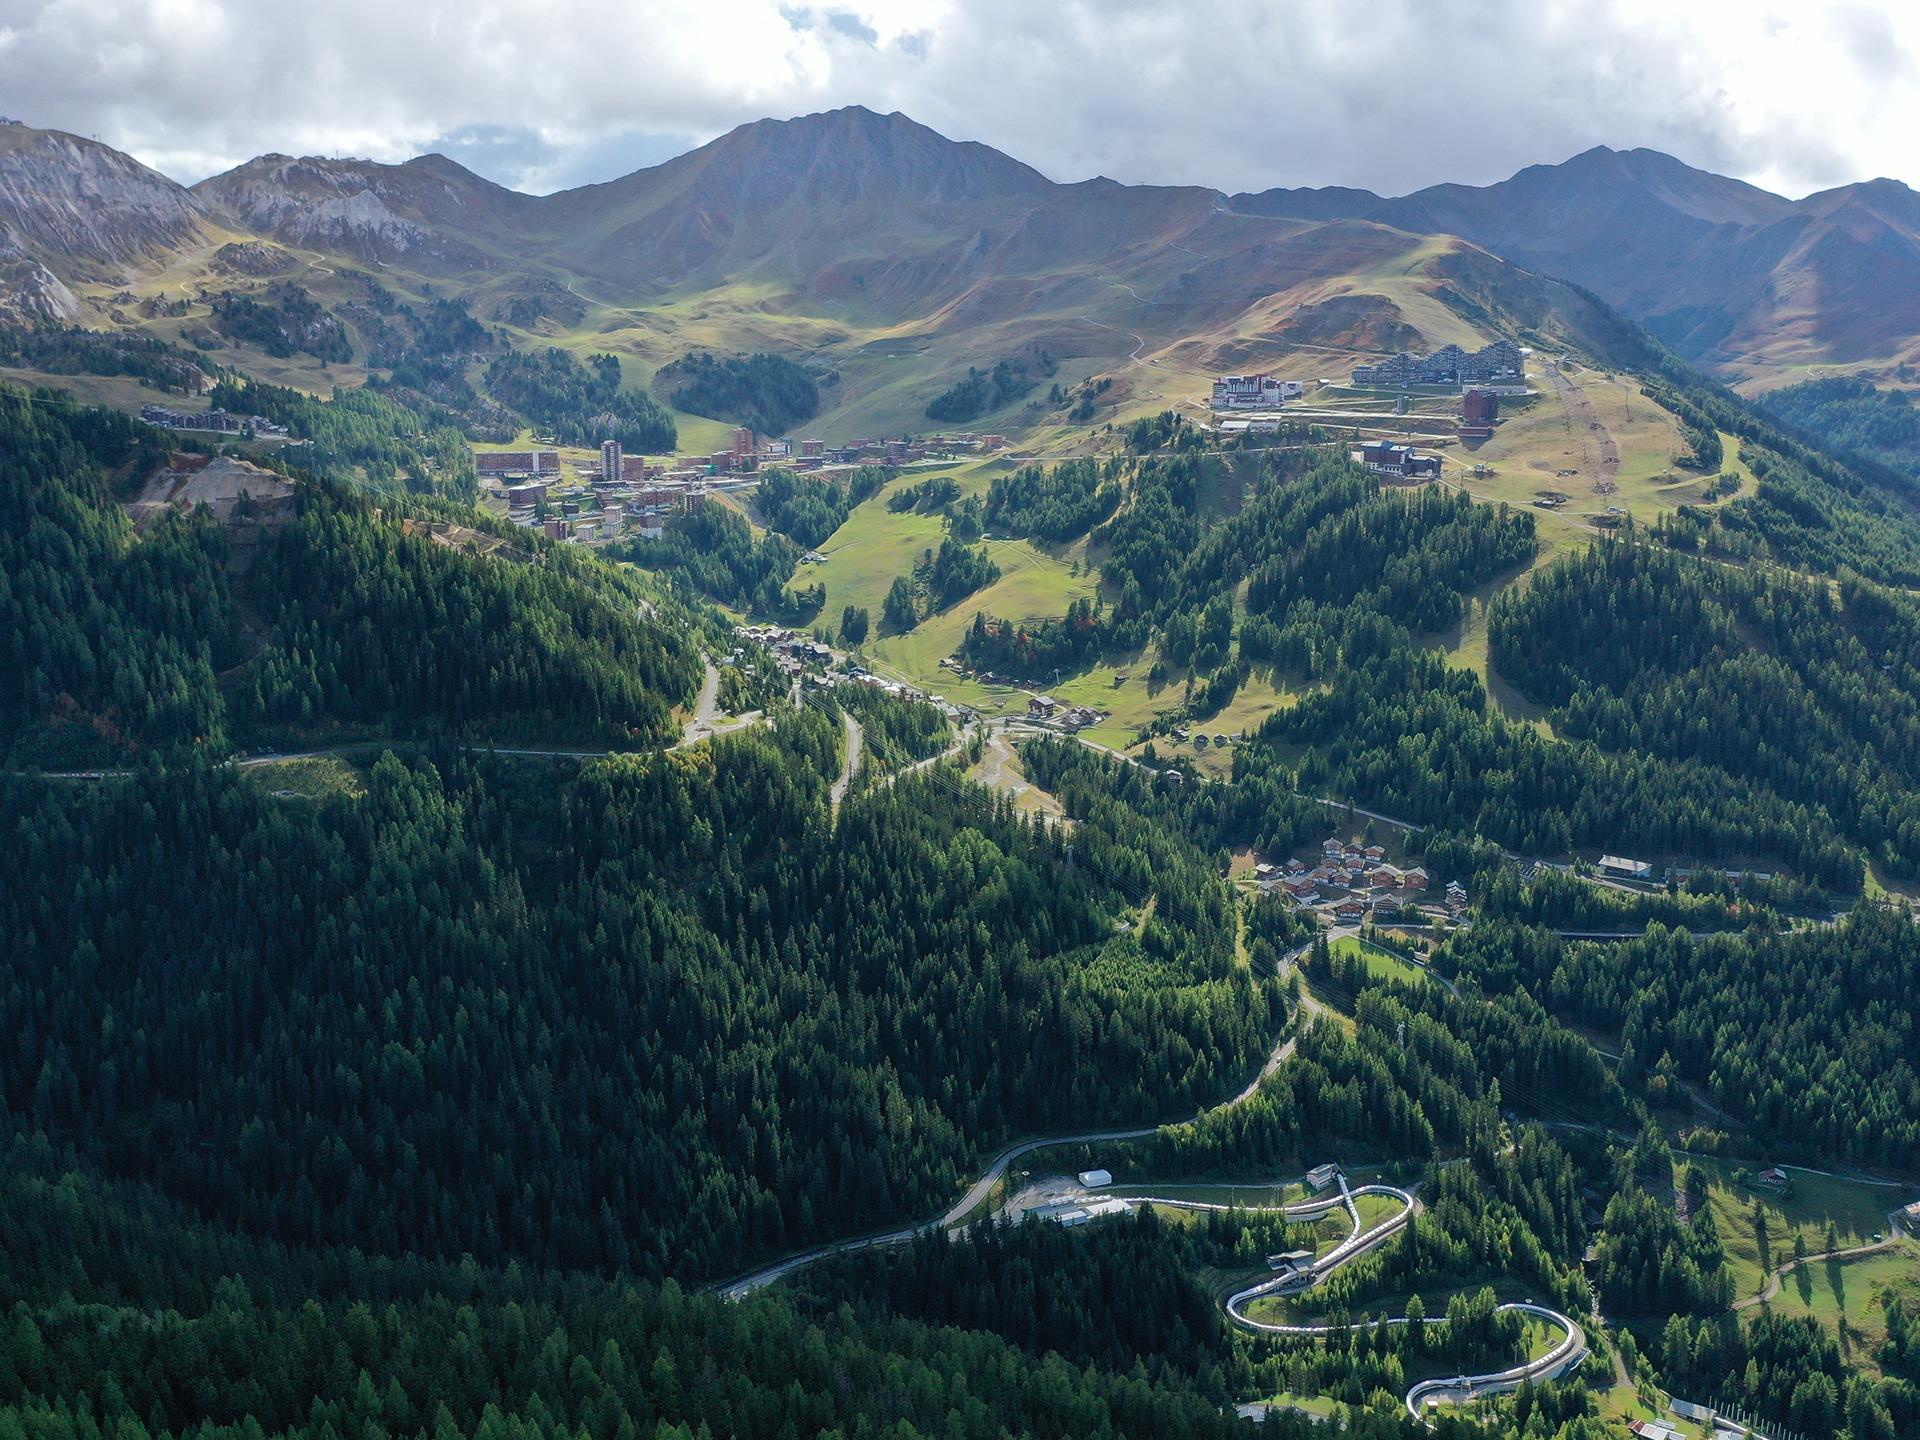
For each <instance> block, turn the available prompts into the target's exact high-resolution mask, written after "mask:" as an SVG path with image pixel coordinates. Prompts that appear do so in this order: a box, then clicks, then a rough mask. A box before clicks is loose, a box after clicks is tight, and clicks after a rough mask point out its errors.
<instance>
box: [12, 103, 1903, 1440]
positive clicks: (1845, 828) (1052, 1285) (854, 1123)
mask: <svg viewBox="0 0 1920 1440" xmlns="http://www.w3.org/2000/svg"><path fill="white" fill-rule="evenodd" d="M1887 183H1890V182H1874V183H1873V184H1872V185H1865V186H1857V187H1848V189H1847V191H1846V192H1845V193H1842V192H1833V193H1831V194H1826V195H1820V196H1813V197H1809V198H1807V199H1806V200H1802V201H1797V202H1795V201H1788V200H1785V199H1783V198H1782V197H1778V196H1773V195H1771V194H1769V193H1768V192H1765V191H1762V190H1758V189H1757V188H1755V187H1752V186H1747V185H1743V184H1741V183H1739V182H1735V181H1730V180H1726V179H1723V178H1722V177H1718V176H1713V175H1710V174H1708V173H1706V172H1703V171H1697V170H1692V169H1689V168H1688V167H1686V166H1684V165H1681V164H1680V162H1678V161H1674V160H1671V159H1669V158H1668V157H1666V156H1663V155H1658V154H1655V153H1654V152H1651V151H1645V150H1633V151H1626V152H1615V151H1611V150H1602V151H1597V152H1589V153H1587V154H1583V155H1580V156H1577V157H1575V158H1574V159H1573V160H1570V161H1568V162H1566V164H1564V165H1561V166H1541V167H1534V168H1532V169H1529V170H1526V171H1522V172H1521V173H1520V174H1519V175H1516V176H1515V177H1513V179H1512V180H1510V181H1507V182H1504V183H1503V184H1499V185H1494V186H1490V187H1484V188H1476V187H1461V186H1438V187H1432V188H1430V189H1427V190H1422V191H1419V192H1416V193H1414V194H1411V195H1407V196H1402V197H1399V198H1383V197H1380V196H1375V195H1372V194H1370V193H1368V192H1364V191H1357V190H1353V191H1338V192H1332V191H1329V192H1300V191H1287V190H1270V191H1266V192H1262V193H1258V194H1238V195H1228V194H1225V193H1223V192H1219V191H1215V190H1211V189H1207V188H1204V187H1201V186H1148V185H1124V184H1119V183H1117V182H1114V181H1110V180H1092V181H1085V182H1081V183H1076V184H1062V183H1059V182H1056V181H1055V180H1053V179H1050V178H1048V177H1047V176H1045V175H1043V174H1041V173H1040V172H1039V171H1037V170H1035V169H1033V168H1031V167H1029V166H1028V165H1026V164H1024V163H1022V162H1020V161H1018V160H1016V159H1014V158H1012V157H1010V156H1008V155H1005V154H1002V153H1000V152H999V151H996V150H993V149H990V148H988V147H986V146H984V145H979V144H974V143H957V142H953V141H949V140H947V139H946V138H944V137H943V136H941V135H939V134H938V133H936V132H935V131H933V130H931V129H928V128H927V127H925V126H922V125H919V124H918V123H916V122H914V121H912V120H910V119H908V118H907V117H906V116H904V115H899V114H892V115H879V114H875V113H873V112H872V111H868V110H865V109H862V108H859V107H853V108H850V109H843V110H837V111H833V112H829V113H826V114H820V115H809V116H803V117H800V118H798V119H794V120H786V121H773V120H767V121H759V122H756V123H754V124H750V125H746V126H743V127H741V128H739V129H737V130H734V131H732V132H729V133H728V134H726V135H723V136H722V137H720V138H719V139H717V140H714V141H712V142H711V143H709V144H707V145H704V146H701V147H699V148H697V149H693V150H691V151H689V152H688V153H686V154H684V155H681V156H679V157H677V158H675V159H671V160H668V161H666V162H664V163H663V164H659V165H656V166H652V167H649V168H647V169H643V170H639V171H636V172H634V173H631V174H628V175H626V176H624V177H622V178H620V179H616V180H613V181H610V182H607V183H604V184H598V185H591V186H585V187H581V188H577V189H568V190H560V191H557V192H555V193H553V194H548V195H538V196H536V195H529V194H521V193H518V192H516V191H513V190H509V189H506V188H504V187H502V186H499V185H496V184H494V183H492V182H490V181H487V180H485V179H483V178H481V177H480V176H479V175H477V174H475V173H473V172H472V171H470V170H468V169H466V168H464V167H463V166H461V165H459V164H457V163H455V162H454V161H453V160H451V159H448V158H446V157H445V156H440V155H427V156H422V157H419V158H416V159H413V160H410V161H406V162H404V163H401V164H384V163H375V162H370V161H356V160H343V159H333V158H325V157H292V156H286V155H278V154H274V155H265V156H261V157H259V158H257V159H255V160H252V161H248V162H246V163H244V164H242V165H240V166H239V167H237V168H235V169H232V170H229V171H227V172H225V173H223V174H219V175H215V176H213V177H211V178H208V179H206V180H203V181H201V182H200V183H198V184H196V185H194V186H191V187H186V186H180V185H177V184H175V183H174V182H172V181H171V180H167V179H166V178H165V177H163V176H161V175H159V174H157V173H156V172H154V171H151V170H148V169H147V168H146V167H145V166H142V165H140V164H139V163H138V162H137V161H135V160H133V159H132V158H131V157H129V156H126V155H123V154H120V153H119V152H117V151H112V150H109V149H107V147H105V146H102V145H99V144H97V143H96V142H93V141H89V140H83V139H79V138H77V137H74V136H69V135H63V134H60V133H59V132H51V131H39V130H31V129H29V128H27V127H25V126H21V125H16V124H12V123H8V124H6V125H5V126H0V240H3V241H4V244H5V251H4V254H0V834H4V835H5V836H6V837H7V845H6V850H7V853H8V855H9V857H10V859H11V860H12V862H13V863H11V864H10V865H9V866H8V867H7V879H8V883H7V884H6V885H5V886H0V934H4V935H5V936H6V937H7V959H8V963H7V965H6V966H5V967H4V976H0V1025H4V1026H5V1027H6V1030H7V1033H8V1034H9V1035H10V1036H11V1037H12V1038H13V1043H12V1044H11V1045H10V1046H9V1047H8V1049H7V1052H6V1053H5V1055H4V1057H0V1116H4V1118H5V1119H6V1120H7V1122H8V1124H7V1126H6V1128H5V1129H4V1130H0V1137H4V1138H3V1139H0V1150H4V1151H5V1152H6V1155H5V1160H4V1162H0V1290H4V1292H5V1293H6V1294H7V1295H8V1296H9V1300H10V1308H9V1309H7V1311H6V1313H5V1314H3V1315H0V1432H4V1435H5V1436H9V1437H11V1436H18V1437H23V1440H91V1437H97V1436H99V1435H101V1434H103V1433H105V1434H110V1435H112V1436H114V1437H116V1440H175V1437H182V1440H184V1437H187V1436H192V1437H195V1440H407V1437H425V1440H469V1437H472V1440H508V1437H509V1436H511V1437H524V1440H553V1437H556V1436H559V1437H563V1440H567V1437H570V1440H644V1437H647V1436H658V1437H662V1440H679V1437H686V1440H695V1437H697V1436H700V1435H706V1436H721V1435H737V1436H751V1437H755V1440H785V1437H787V1436H789V1435H791V1436H795V1437H801V1436H805V1437H813V1436H819V1437H823V1440H824V1437H828V1436H833V1435H851V1434H862V1435H869V1434H870V1435H880V1434H886V1435H894V1436H900V1437H902V1440H904V1437H907V1436H911V1435H927V1434H933V1433H939V1434H941V1435H952V1436H955V1437H963V1436H964V1437H971V1436H976V1435H977V1436H980V1437H982V1440H989V1437H993V1436H998V1435H1021V1436H1028V1435H1031V1436H1036V1437H1056V1436H1059V1437H1064V1436H1069V1435H1073V1436H1078V1435H1090V1436H1104V1435H1128V1434H1148V1433H1152V1434H1179V1435H1194V1436H1208V1437H1211V1436H1219V1437H1221V1440H1227V1437H1233V1440H1246V1437H1249V1436H1255V1435H1258V1436H1263V1437H1266V1440H1306V1437H1308V1436H1310V1435H1313V1434H1316V1433H1319V1434H1324V1433H1325V1431H1324V1429H1323V1428H1322V1427H1324V1425H1326V1424H1327V1423H1333V1424H1335V1425H1337V1426H1338V1427H1339V1428H1342V1429H1346V1430H1352V1431H1354V1432H1356V1433H1359V1434H1363V1435H1365V1436H1367V1437H1370V1440H1415V1437H1418V1436H1424V1435H1429V1434H1441V1435H1445V1436H1449V1437H1456V1440H1468V1437H1490V1436H1494V1435H1522V1436H1525V1437H1528V1440H1599V1437H1602V1436H1614V1437H1617V1436H1618V1435H1619V1434H1621V1433H1623V1427H1624V1426H1626V1425H1627V1424H1628V1423H1629V1422H1638V1423H1640V1424H1641V1425H1642V1427H1643V1428H1642V1430H1641V1431H1640V1432H1638V1433H1641V1434H1642V1435H1643V1436H1644V1437H1648V1440H1675V1437H1678V1440H1734V1437H1736V1436H1738V1437H1742V1440H1908V1437H1910V1436H1912V1435H1913V1434H1914V1433H1915V1426H1916V1425H1917V1424H1920V1404H1916V1402H1915V1400H1914V1395H1915V1391H1914V1386H1915V1384H1916V1383H1920V1348H1916V1347H1915V1346H1914V1344H1913V1342H1912V1341H1911V1339H1910V1338H1909V1332H1910V1327H1911V1325H1912V1319H1911V1312H1912V1310H1913V1307H1914V1306H1916V1305H1920V1268H1916V1267H1920V1259H1917V1258H1916V1257H1920V1240H1917V1239H1916V1237H1917V1236H1920V1210H1916V1209H1915V1207H1914V1205H1913V1204H1912V1203H1911V1202H1913V1201H1915V1199H1916V1197H1920V1119H1917V1118H1916V1117H1917V1116H1920V1076H1917V1075H1916V1071H1915V1067H1914V1063H1913V1056H1914V1055H1915V1054H1916V1053H1920V1034H1917V1033H1916V1026H1920V1016H1917V1015H1916V1011H1915V1007H1914V1005H1913V1003H1912V1000H1913V996H1914V994H1915V993H1920V992H1917V991H1916V987H1920V912H1916V909H1915V905H1914V901H1913V899H1912V897H1913V895H1914V894H1916V893H1920V798H1916V797H1920V601H1917V600H1916V594H1917V593H1920V491H1916V490H1915V489H1914V485H1913V478H1912V474H1911V467H1910V465H1909V464H1908V461H1909V459H1910V457H1909V456H1907V454H1906V451H1905V448H1904V447H1905V445H1906V441H1907V440H1908V439H1910V438H1911V437H1910V435H1909V430H1910V428H1911V427H1910V426H1909V425H1908V424H1907V417H1906V416H1905V414H1904V407H1905V404H1906V402H1905V401H1904V399H1902V398H1900V397H1902V396H1903V395H1904V394H1905V392H1904V391H1903V390H1902V389H1900V387H1901V386H1902V385H1903V384H1906V383H1908V382H1910V380H1911V374H1910V366H1911V364H1913V363H1917V362H1920V356H1917V355H1916V352H1915V351H1914V349H1913V346H1914V344H1916V343H1920V342H1916V340H1915V336H1916V335H1920V317H1909V315H1908V313H1907V309H1906V308H1905V300H1903V299H1901V298H1900V297H1901V296H1903V295H1905V294H1906V290H1905V289H1903V288H1902V287H1905V286H1906V284H1907V281H1908V279H1909V278H1912V277H1910V276H1909V275H1908V268H1909V266H1908V261H1907V259H1906V258H1905V253H1904V251H1903V250H1902V249H1901V245H1900V244H1899V243H1895V242H1896V241H1898V240H1899V239H1900V237H1902V236H1905V235H1907V234H1908V233H1909V230H1910V229H1911V226H1910V217H1908V215H1907V210H1906V208H1905V207H1906V203H1907V202H1906V198H1905V192H1904V190H1902V194H1901V195H1894V194H1892V193H1891V192H1889V191H1886V190H1884V189H1881V188H1875V187H1877V186H1882V185H1884V184H1887ZM1789 241H1790V242H1791V243H1789ZM1866 251H1871V252H1872V254H1871V255H1867V254H1866V253H1865V252H1866ZM1762 261H1764V262H1765V263H1764V264H1762ZM1762 272H1764V275H1765V276H1768V277H1771V279H1767V280H1765V281H1764V282H1763V281H1762V280H1761V279H1759V278H1756V277H1757V276H1759V275H1761V274H1762ZM1555 277H1564V278H1555ZM1789 291H1791V293H1792V294H1795V295H1799V296H1802V297H1804V296H1807V295H1813V296H1815V297H1817V299H1818V301H1819V302H1820V303H1822V304H1827V305H1828V308H1827V309H1826V310H1824V311H1823V310H1821V309H1820V308H1819V304H1815V305H1814V308H1812V309H1810V310H1809V309H1807V308H1805V307H1804V306H1802V307H1801V308H1795V307H1794V306H1789V305H1787V304H1785V303H1784V302H1783V300H1782V298H1781V297H1782V295H1783V294H1785V293H1788V292H1789ZM1869 312H1870V313H1869ZM1814 366H1818V367H1820V368H1821V370H1822V373H1827V372H1829V371H1831V372H1834V374H1837V375H1838V376H1839V377H1841V383H1839V384H1833V383H1826V384H1824V385H1822V386H1820V387H1818V388H1815V389H1811V390H1809V389H1806V388H1803V387H1802V386H1801V385H1800V384H1798V383H1796V382H1798V381H1799V380H1800V378H1801V377H1802V376H1803V375H1804V374H1806V373H1809V369H1810V367H1814ZM1880 386H1885V387H1887V388H1886V389H1884V390H1882V389H1881V388H1879V387H1880ZM1649 1424H1652V1425H1655V1426H1660V1427H1665V1429H1666V1430H1667V1431H1670V1432H1671V1433H1670V1434H1667V1433H1663V1432H1662V1431H1660V1430H1656V1429H1649V1428H1646V1427H1647V1426H1648V1425H1649Z"/></svg>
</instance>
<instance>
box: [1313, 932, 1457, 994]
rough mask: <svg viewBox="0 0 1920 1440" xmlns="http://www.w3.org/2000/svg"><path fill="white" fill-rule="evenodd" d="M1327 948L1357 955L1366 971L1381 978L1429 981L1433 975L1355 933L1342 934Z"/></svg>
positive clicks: (1336, 951) (1338, 952) (1405, 981)
mask: <svg viewBox="0 0 1920 1440" xmlns="http://www.w3.org/2000/svg"><path fill="white" fill-rule="evenodd" d="M1329 948H1330V949H1331V950H1332V952H1333V953H1334V954H1335V955H1357V956H1359V957H1360V960H1361V963H1363V964H1364V965H1365V966H1366V967H1367V973H1368V974H1369V975H1372V976H1374V977H1376V978H1378V979H1381V980H1398V981H1400V982H1402V983H1414V982H1421V981H1425V982H1428V983H1431V982H1432V980H1433V976H1431V975H1430V974H1428V973H1427V972H1426V971H1425V970H1423V969H1421V968H1420V967H1419V966H1418V965H1409V964H1408V963H1407V962H1406V961H1405V960H1402V959H1401V958H1400V957H1399V956H1398V955H1395V954H1393V953H1392V952H1391V951H1388V950H1383V949H1381V948H1380V947H1379V946H1378V945H1369V944H1367V942H1366V941H1364V940H1362V939H1360V937H1359V936H1357V935H1343V936H1341V937H1340V938H1339V939H1338V940H1336V941H1334V942H1333V944H1332V945H1331V946H1330V947H1329Z"/></svg>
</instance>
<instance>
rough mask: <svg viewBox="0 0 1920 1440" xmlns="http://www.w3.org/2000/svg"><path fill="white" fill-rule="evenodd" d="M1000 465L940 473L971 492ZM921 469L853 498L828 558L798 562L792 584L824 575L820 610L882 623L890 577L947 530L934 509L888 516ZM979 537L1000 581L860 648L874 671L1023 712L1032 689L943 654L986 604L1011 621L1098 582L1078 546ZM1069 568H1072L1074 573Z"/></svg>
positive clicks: (1058, 608)
mask: <svg viewBox="0 0 1920 1440" xmlns="http://www.w3.org/2000/svg"><path fill="white" fill-rule="evenodd" d="M999 464H1000V462H984V463H975V464H971V465H960V466H956V467H954V468H953V469H952V470H951V471H944V472H941V473H950V474H952V475H953V476H954V478H956V479H958V480H959V481H960V482H961V486H962V489H963V490H971V491H975V492H977V491H981V490H984V489H985V487H986V486H987V484H988V483H990V480H991V476H992V473H993V471H994V470H995V468H996V467H997V466H998V465H999ZM925 473H926V472H922V471H909V472H907V473H906V474H905V475H903V476H901V477H900V478H899V479H897V480H894V481H892V482H890V483H889V484H888V485H887V486H886V488H885V489H883V490H882V491H881V492H880V493H879V494H878V495H875V496H874V497H873V498H872V499H870V500H868V501H866V502H865V503H863V504H861V505H860V506H858V507H857V508H856V509H855V510H854V512H853V514H851V515H850V516H848V517H847V521H846V523H845V524H843V525H842V526H841V527H840V528H839V529H838V530H836V531H834V533H833V534H832V535H831V536H830V537H828V539H827V541H826V542H825V543H824V544H823V545H822V546H821V547H820V553H821V554H822V555H823V556H825V557H826V558H825V560H824V561H823V562H822V563H821V564H819V565H806V566H802V567H801V568H800V570H799V571H798V573H797V574H796V575H795V577H794V578H795V582H796V583H800V584H809V585H811V584H815V583H822V584H825V586H826V587H827V605H826V610H825V612H823V613H825V614H828V615H838V614H839V612H840V609H841V607H842V606H845V605H859V606H864V607H866V609H867V610H868V611H869V612H870V613H871V614H872V616H873V622H874V626H875V629H876V632H877V631H878V630H879V629H880V628H881V619H880V611H881V608H882V606H883V604H884V603H885V601H886V596H887V590H888V588H889V587H890V586H891V585H892V584H893V581H894V577H895V576H897V575H904V574H907V573H909V572H910V571H911V570H912V568H913V566H914V564H915V562H916V561H917V560H918V559H919V558H920V557H921V555H922V554H923V552H925V551H927V550H929V549H938V548H939V546H940V541H941V539H942V538H943V536H944V535H945V533H946V531H945V522H944V519H943V517H941V516H939V515H923V514H918V513H914V512H911V511H909V512H906V513H902V514H895V513H893V512H892V511H889V510H888V509H887V497H888V496H889V495H891V494H892V493H893V492H894V491H895V490H897V489H899V488H901V487H902V486H906V485H911V484H915V483H917V482H918V481H919V480H921V479H924V478H925ZM982 543H983V544H984V545H985V547H986V551H987V554H988V555H989V556H990V557H991V559H992V560H993V563H994V564H995V565H998V566H999V567H1000V578H999V579H998V580H996V581H995V582H994V583H993V584H991V585H989V586H987V587H986V588H985V589H982V590H978V591H976V592H975V593H974V594H972V595H969V596H967V597H966V598H965V599H963V600H961V601H959V602H958V603H956V604H955V605H953V606H952V607H951V608H949V609H947V610H944V611H942V612H940V613H938V614H935V615H930V616H928V617H927V618H926V619H924V620H922V621H921V622H920V623H919V624H918V625H917V626H915V627H914V628H913V629H912V630H910V631H908V632H906V633H905V634H886V635H879V634H876V637H875V638H871V639H869V640H868V642H867V645H866V647H865V654H866V655H867V657H868V659H869V660H870V661H872V662H875V663H874V668H875V669H877V670H881V671H883V672H885V673H888V674H892V675H897V676H899V677H900V678H902V679H904V680H907V681H908V682H909V683H911V684H914V685H917V686H920V687H921V688H923V689H927V690H932V691H935V692H937V693H939V694H941V695H945V696H946V697H948V698H949V699H951V700H955V701H958V702H961V703H964V704H968V705H972V706H975V707H976V708H978V709H981V710H984V711H986V712H988V713H990V714H1002V713H1009V712H1013V713H1019V712H1024V711H1025V709H1026V697H1027V694H1028V693H1029V692H1028V691H1027V690H1026V689H1024V688H1021V687H1017V686H987V685H982V684H979V683H977V682H974V681H968V680H962V679H960V678H959V677H958V676H956V675H954V674H953V673H952V672H951V671H949V670H943V669H942V668H941V667H940V662H941V661H942V660H943V659H945V658H946V657H947V656H949V655H951V654H953V652H954V651H955V650H956V649H957V648H958V647H959V644H960V641H961V638H962V637H963V636H964V635H965V633H966V630H967V627H968V626H969V625H971V624H972V623H973V617H974V615H975V614H976V613H978V612H980V611H985V612H986V613H988V614H990V615H996V616H1000V617H1002V618H1004V619H1010V620H1040V619H1046V618H1049V617H1053V616H1059V615H1064V614H1065V613H1066V611H1067V607H1068V606H1069V605H1070V604H1072V603H1073V601H1074V600H1075V599H1077V598H1079V597H1081V596H1087V597H1091V596H1092V595H1093V594H1094V592H1095V591H1096V590H1097V589H1098V588H1099V582H1098V581H1097V580H1096V578H1095V577H1094V576H1093V575H1092V574H1091V573H1090V572H1089V571H1088V570H1087V569H1086V567H1085V566H1084V565H1082V564H1080V563H1079V562H1080V559H1081V556H1082V554H1083V550H1082V549H1076V548H1075V547H1067V548H1065V549H1063V550H1061V551H1060V552H1059V553H1054V552H1052V551H1049V550H1043V549H1041V548H1040V547H1038V546H1036V545H1034V544H1032V543H1031V542H1029V541H1026V540H1006V539H1000V540H987V541H984V542H982ZM1076 568H1077V569H1078V570H1079V573H1078V574H1075V573H1074V571H1075V570H1076Z"/></svg>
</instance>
